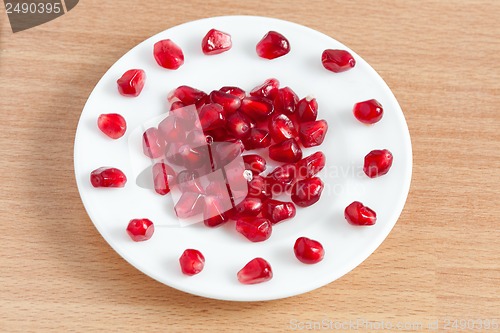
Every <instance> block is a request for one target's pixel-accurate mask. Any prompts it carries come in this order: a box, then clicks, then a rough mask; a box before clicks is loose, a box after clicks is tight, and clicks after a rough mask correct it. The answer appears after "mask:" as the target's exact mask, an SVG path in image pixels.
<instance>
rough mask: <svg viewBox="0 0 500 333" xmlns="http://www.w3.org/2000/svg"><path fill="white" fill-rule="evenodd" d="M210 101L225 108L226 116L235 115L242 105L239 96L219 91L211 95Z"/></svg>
mask: <svg viewBox="0 0 500 333" xmlns="http://www.w3.org/2000/svg"><path fill="white" fill-rule="evenodd" d="M210 100H211V101H212V102H213V103H217V104H219V105H221V106H222V107H223V108H224V111H225V112H226V115H230V114H232V113H234V111H236V110H238V109H239V108H240V105H241V99H239V97H238V96H234V95H231V94H228V93H225V92H222V91H219V90H214V91H212V92H211V93H210Z"/></svg>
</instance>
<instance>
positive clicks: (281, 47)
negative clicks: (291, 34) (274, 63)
mask: <svg viewBox="0 0 500 333" xmlns="http://www.w3.org/2000/svg"><path fill="white" fill-rule="evenodd" d="M256 51H257V55H258V56H259V57H261V58H265V59H275V58H278V57H281V56H284V55H285V54H287V53H288V52H290V43H289V42H288V40H287V39H286V38H285V36H283V35H282V34H280V33H278V32H276V31H269V32H268V33H267V34H265V35H264V37H262V39H261V40H260V41H259V42H258V43H257V47H256Z"/></svg>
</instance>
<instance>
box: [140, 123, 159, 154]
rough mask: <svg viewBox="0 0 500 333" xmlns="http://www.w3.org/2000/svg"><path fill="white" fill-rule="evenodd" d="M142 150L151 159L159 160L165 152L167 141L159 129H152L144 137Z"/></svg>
mask: <svg viewBox="0 0 500 333" xmlns="http://www.w3.org/2000/svg"><path fill="white" fill-rule="evenodd" d="M142 150H143V152H144V155H146V156H147V157H149V158H158V157H160V156H162V155H163V154H164V152H165V140H164V139H163V137H162V136H161V134H160V132H159V131H158V129H157V128H155V127H151V128H148V129H147V130H146V132H144V134H143V135H142Z"/></svg>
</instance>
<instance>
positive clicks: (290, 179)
mask: <svg viewBox="0 0 500 333" xmlns="http://www.w3.org/2000/svg"><path fill="white" fill-rule="evenodd" d="M296 174H297V170H296V167H295V165H294V164H283V165H281V166H279V167H276V168H275V169H274V170H273V171H272V172H271V173H270V174H269V175H267V177H266V182H267V183H268V185H269V186H270V188H271V191H272V193H273V194H274V195H280V194H282V193H285V192H286V191H288V190H289V189H290V188H291V187H292V185H293V184H294V182H295V176H296Z"/></svg>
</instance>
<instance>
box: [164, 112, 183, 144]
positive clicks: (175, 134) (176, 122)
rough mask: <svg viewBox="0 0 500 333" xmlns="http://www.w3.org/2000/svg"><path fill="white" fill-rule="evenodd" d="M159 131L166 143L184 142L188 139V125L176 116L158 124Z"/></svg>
mask: <svg viewBox="0 0 500 333" xmlns="http://www.w3.org/2000/svg"><path fill="white" fill-rule="evenodd" d="M158 130H159V131H160V133H161V136H162V137H163V139H165V141H166V142H169V143H170V142H184V141H185V139H186V130H187V128H186V125H185V124H184V123H183V121H182V120H181V119H180V118H178V117H176V116H174V115H169V116H168V117H167V118H165V119H163V120H162V121H161V122H160V123H159V124H158Z"/></svg>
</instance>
